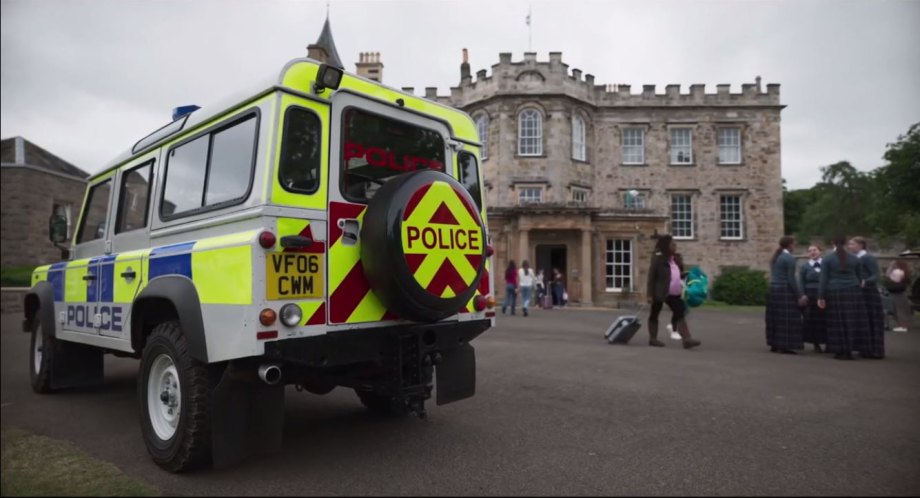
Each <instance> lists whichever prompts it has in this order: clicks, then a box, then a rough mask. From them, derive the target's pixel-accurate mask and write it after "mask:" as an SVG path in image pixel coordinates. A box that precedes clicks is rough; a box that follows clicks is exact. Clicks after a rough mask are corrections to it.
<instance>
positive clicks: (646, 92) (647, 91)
mask: <svg viewBox="0 0 920 498" xmlns="http://www.w3.org/2000/svg"><path fill="white" fill-rule="evenodd" d="M642 96H643V97H646V98H652V97H654V96H655V85H642Z"/></svg>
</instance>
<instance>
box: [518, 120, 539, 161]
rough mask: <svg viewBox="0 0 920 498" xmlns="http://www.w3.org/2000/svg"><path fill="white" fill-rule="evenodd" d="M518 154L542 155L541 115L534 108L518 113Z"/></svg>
mask: <svg viewBox="0 0 920 498" xmlns="http://www.w3.org/2000/svg"><path fill="white" fill-rule="evenodd" d="M518 155H521V156H541V155H543V115H542V114H540V111H538V110H536V109H524V110H523V111H521V113H520V114H518Z"/></svg>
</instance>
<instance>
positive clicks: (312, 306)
mask: <svg viewBox="0 0 920 498" xmlns="http://www.w3.org/2000/svg"><path fill="white" fill-rule="evenodd" d="M297 304H298V305H299V306H300V309H301V310H303V318H302V319H301V320H300V326H301V327H303V326H305V325H325V324H326V301H301V302H299V303H297Z"/></svg>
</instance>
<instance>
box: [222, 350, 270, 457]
mask: <svg viewBox="0 0 920 498" xmlns="http://www.w3.org/2000/svg"><path fill="white" fill-rule="evenodd" d="M241 377H242V376H241V375H240V372H239V371H237V370H235V369H234V367H233V366H232V365H231V366H228V367H227V369H226V370H225V371H224V374H223V376H222V378H221V380H220V382H219V383H218V384H217V387H216V388H215V389H214V393H213V395H212V396H211V455H212V460H213V464H214V467H215V468H221V467H227V466H231V465H234V464H236V463H238V462H241V461H243V460H245V459H246V458H247V457H249V456H251V455H254V454H260V453H262V454H264V453H273V452H277V451H279V450H281V445H282V437H283V435H284V385H283V384H281V385H276V386H269V385H267V384H265V383H263V382H261V381H252V380H249V379H241Z"/></svg>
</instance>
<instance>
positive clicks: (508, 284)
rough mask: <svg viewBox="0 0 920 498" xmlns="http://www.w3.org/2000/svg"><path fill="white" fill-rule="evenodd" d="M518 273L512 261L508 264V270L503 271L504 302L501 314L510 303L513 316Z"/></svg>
mask: <svg viewBox="0 0 920 498" xmlns="http://www.w3.org/2000/svg"><path fill="white" fill-rule="evenodd" d="M517 287H518V272H517V267H515V266H514V261H513V260H512V261H509V262H508V268H507V269H506V270H505V301H504V302H503V303H502V314H503V315H504V314H505V310H506V309H507V308H508V303H509V302H510V303H511V314H512V315H513V314H514V308H515V304H516V303H515V302H516V301H517Z"/></svg>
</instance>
